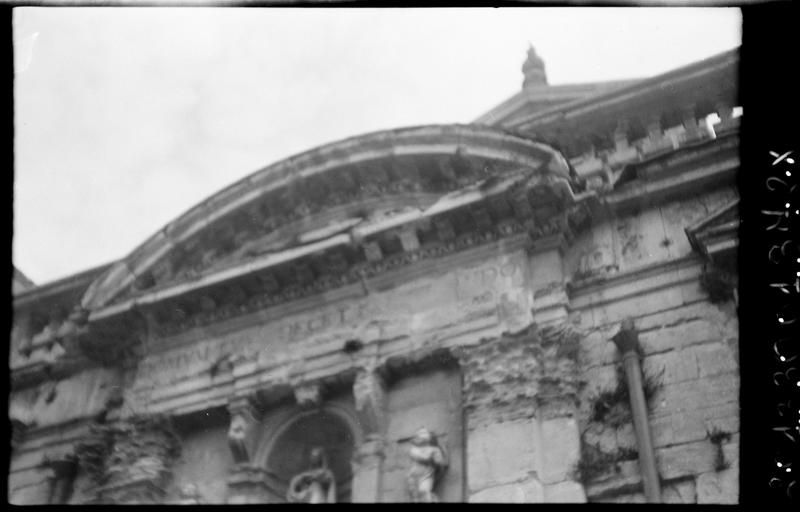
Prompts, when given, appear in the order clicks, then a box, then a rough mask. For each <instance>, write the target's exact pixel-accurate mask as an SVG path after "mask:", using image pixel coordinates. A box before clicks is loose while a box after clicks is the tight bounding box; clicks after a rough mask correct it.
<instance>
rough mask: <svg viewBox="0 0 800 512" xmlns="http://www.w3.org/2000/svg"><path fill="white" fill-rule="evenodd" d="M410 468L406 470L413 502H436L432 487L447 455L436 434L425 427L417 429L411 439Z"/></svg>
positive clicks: (436, 497) (440, 476)
mask: <svg viewBox="0 0 800 512" xmlns="http://www.w3.org/2000/svg"><path fill="white" fill-rule="evenodd" d="M408 454H409V456H410V457H411V469H410V470H409V472H408V479H407V484H408V492H409V494H410V495H411V501H413V502H414V503H436V502H438V501H439V498H438V496H436V494H435V493H434V492H433V489H434V488H435V487H436V485H437V484H438V483H439V481H440V480H441V478H442V474H443V473H444V472H445V470H446V469H447V456H446V454H445V452H444V450H443V449H442V448H441V447H440V446H439V443H438V441H437V440H436V436H435V435H434V434H433V433H432V432H430V431H429V430H428V429H426V428H421V429H419V430H417V432H416V434H414V437H413V438H412V439H411V449H410V450H409V452H408Z"/></svg>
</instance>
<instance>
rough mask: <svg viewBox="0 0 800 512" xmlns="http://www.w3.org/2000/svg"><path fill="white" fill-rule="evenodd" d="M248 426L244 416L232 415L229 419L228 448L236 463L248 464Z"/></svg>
mask: <svg viewBox="0 0 800 512" xmlns="http://www.w3.org/2000/svg"><path fill="white" fill-rule="evenodd" d="M249 430H250V424H249V422H248V421H247V418H246V417H245V416H244V414H241V413H239V414H234V415H233V418H231V427H230V429H229V430H228V445H229V446H230V449H231V453H232V454H233V460H234V461H236V462H237V463H239V462H248V461H249V460H250V454H249V453H248V450H247V444H248V434H249Z"/></svg>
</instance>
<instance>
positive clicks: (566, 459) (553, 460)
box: [539, 417, 581, 484]
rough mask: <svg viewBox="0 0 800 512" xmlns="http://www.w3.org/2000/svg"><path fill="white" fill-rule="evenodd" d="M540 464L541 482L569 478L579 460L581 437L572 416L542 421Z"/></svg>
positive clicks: (555, 481)
mask: <svg viewBox="0 0 800 512" xmlns="http://www.w3.org/2000/svg"><path fill="white" fill-rule="evenodd" d="M540 436H541V446H542V449H541V452H542V464H541V470H540V472H539V476H540V480H541V482H542V483H543V484H553V483H557V482H562V481H564V480H570V479H571V478H572V472H573V470H574V469H575V465H576V464H577V463H578V461H579V460H580V455H581V439H580V432H579V431H578V423H577V421H576V420H575V419H574V418H568V417H567V418H553V419H549V420H544V421H542V424H541V430H540Z"/></svg>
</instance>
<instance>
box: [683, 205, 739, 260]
mask: <svg viewBox="0 0 800 512" xmlns="http://www.w3.org/2000/svg"><path fill="white" fill-rule="evenodd" d="M739 223H740V218H739V200H738V199H735V200H733V201H730V202H729V203H727V204H725V205H724V206H722V207H720V208H718V209H716V210H715V211H713V212H711V213H710V214H709V215H708V216H706V217H705V218H703V219H701V220H699V221H697V222H696V223H694V224H692V225H691V226H688V227H687V228H686V229H685V231H686V236H687V237H688V238H689V243H691V245H692V248H693V249H694V250H695V251H697V252H698V253H700V254H701V255H702V256H703V257H705V258H708V259H710V260H712V261H715V260H718V259H719V258H721V257H725V258H727V257H729V256H732V255H733V254H734V253H735V250H736V248H737V247H738V245H739V235H738V230H739Z"/></svg>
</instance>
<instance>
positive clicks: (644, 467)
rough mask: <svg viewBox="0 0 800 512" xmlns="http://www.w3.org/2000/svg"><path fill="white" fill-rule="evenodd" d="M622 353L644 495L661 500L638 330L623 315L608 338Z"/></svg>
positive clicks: (650, 499) (649, 501)
mask: <svg viewBox="0 0 800 512" xmlns="http://www.w3.org/2000/svg"><path fill="white" fill-rule="evenodd" d="M611 341H613V342H614V344H615V345H616V346H617V349H619V352H620V354H622V365H623V367H624V369H625V376H626V377H627V380H628V394H629V395H630V397H631V410H632V411H633V426H634V429H635V430H636V444H637V446H638V448H639V467H640V468H641V471H642V480H643V481H644V494H645V496H646V498H647V502H648V503H661V482H660V480H659V477H658V468H657V467H656V454H655V451H654V449H653V441H652V436H651V434H650V421H649V419H648V417H647V403H646V402H645V398H644V388H643V385H642V382H643V380H642V367H641V364H640V362H639V360H640V358H641V354H642V349H641V346H640V345H639V332H638V331H637V330H636V327H635V326H634V324H633V320H632V319H630V318H626V319H625V320H623V321H622V324H621V325H620V329H619V332H618V333H617V334H615V335H614V337H613V338H611Z"/></svg>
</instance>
